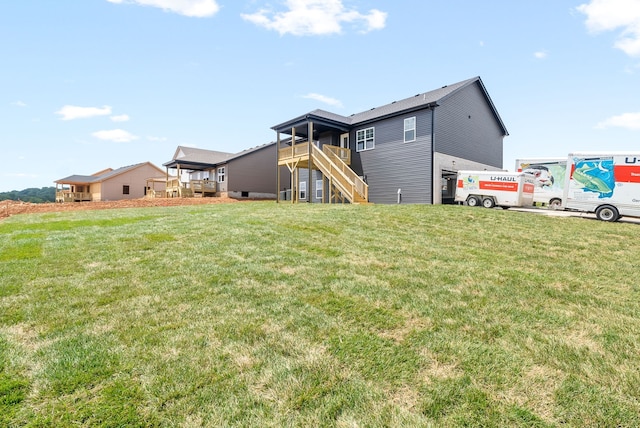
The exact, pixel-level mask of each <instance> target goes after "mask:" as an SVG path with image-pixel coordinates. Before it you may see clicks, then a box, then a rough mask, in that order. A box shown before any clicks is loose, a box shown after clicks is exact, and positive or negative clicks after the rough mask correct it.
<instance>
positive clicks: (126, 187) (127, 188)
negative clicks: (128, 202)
mask: <svg viewBox="0 0 640 428" xmlns="http://www.w3.org/2000/svg"><path fill="white" fill-rule="evenodd" d="M122 194H123V195H128V194H129V186H128V185H127V184H125V185H123V186H122Z"/></svg>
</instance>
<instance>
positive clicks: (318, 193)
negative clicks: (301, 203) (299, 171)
mask: <svg viewBox="0 0 640 428" xmlns="http://www.w3.org/2000/svg"><path fill="white" fill-rule="evenodd" d="M323 185H324V183H323V182H322V180H316V199H322V187H323Z"/></svg>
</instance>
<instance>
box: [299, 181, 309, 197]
mask: <svg viewBox="0 0 640 428" xmlns="http://www.w3.org/2000/svg"><path fill="white" fill-rule="evenodd" d="M298 199H299V200H301V201H302V200H305V199H307V182H306V181H301V182H300V195H299V196H298Z"/></svg>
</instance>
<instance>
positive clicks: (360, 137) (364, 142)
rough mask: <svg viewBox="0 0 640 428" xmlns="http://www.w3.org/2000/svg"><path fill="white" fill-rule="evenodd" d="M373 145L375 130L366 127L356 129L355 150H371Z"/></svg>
mask: <svg viewBox="0 0 640 428" xmlns="http://www.w3.org/2000/svg"><path fill="white" fill-rule="evenodd" d="M374 147H375V130H374V128H366V129H361V130H359V131H356V150H357V151H359V152H361V151H363V150H371V149H373V148H374Z"/></svg>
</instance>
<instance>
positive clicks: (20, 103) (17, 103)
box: [11, 101, 27, 107]
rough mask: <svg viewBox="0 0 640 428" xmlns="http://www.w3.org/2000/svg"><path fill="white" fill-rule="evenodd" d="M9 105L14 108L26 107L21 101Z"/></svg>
mask: <svg viewBox="0 0 640 428" xmlns="http://www.w3.org/2000/svg"><path fill="white" fill-rule="evenodd" d="M11 105H14V106H16V107H26V106H27V104H26V103H24V102H22V101H15V102H13V103H11Z"/></svg>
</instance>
